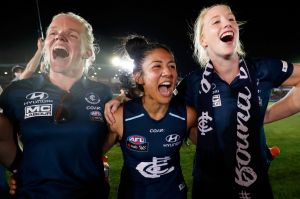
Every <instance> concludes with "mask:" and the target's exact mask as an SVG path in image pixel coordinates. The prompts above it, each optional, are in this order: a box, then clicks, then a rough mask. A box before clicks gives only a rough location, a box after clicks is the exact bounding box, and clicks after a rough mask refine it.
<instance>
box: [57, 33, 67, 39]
mask: <svg viewBox="0 0 300 199" xmlns="http://www.w3.org/2000/svg"><path fill="white" fill-rule="evenodd" d="M55 40H61V41H67V38H66V36H65V34H64V33H63V32H59V33H58V34H57V35H56V36H55Z"/></svg>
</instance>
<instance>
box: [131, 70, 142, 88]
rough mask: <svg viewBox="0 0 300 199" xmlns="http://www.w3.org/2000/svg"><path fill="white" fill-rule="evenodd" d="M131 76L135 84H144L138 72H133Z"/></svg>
mask: <svg viewBox="0 0 300 199" xmlns="http://www.w3.org/2000/svg"><path fill="white" fill-rule="evenodd" d="M133 78H134V81H135V82H136V83H137V84H140V85H143V84H144V79H143V76H142V74H141V73H140V72H137V73H135V74H133Z"/></svg>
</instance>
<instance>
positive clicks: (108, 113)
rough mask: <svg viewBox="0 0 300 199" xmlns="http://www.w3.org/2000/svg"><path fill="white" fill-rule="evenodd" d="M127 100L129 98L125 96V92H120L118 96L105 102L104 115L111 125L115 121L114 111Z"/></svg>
mask: <svg viewBox="0 0 300 199" xmlns="http://www.w3.org/2000/svg"><path fill="white" fill-rule="evenodd" d="M128 100H130V99H129V98H127V97H126V95H125V94H120V95H119V96H117V97H115V98H114V99H111V100H110V101H108V102H106V103H105V108H104V116H105V119H106V121H107V123H108V124H110V125H111V124H113V123H115V122H116V119H115V117H114V113H115V111H116V110H117V109H118V107H119V106H120V105H121V104H122V103H123V102H125V101H128Z"/></svg>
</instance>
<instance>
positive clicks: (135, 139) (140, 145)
mask: <svg viewBox="0 0 300 199" xmlns="http://www.w3.org/2000/svg"><path fill="white" fill-rule="evenodd" d="M126 147H127V148H128V149H130V150H133V151H138V152H146V151H148V143H147V142H146V138H145V137H143V136H140V135H132V136H129V137H127V140H126Z"/></svg>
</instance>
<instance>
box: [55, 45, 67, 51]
mask: <svg viewBox="0 0 300 199" xmlns="http://www.w3.org/2000/svg"><path fill="white" fill-rule="evenodd" d="M57 49H63V50H65V51H67V49H66V48H65V47H63V46H56V47H54V50H57Z"/></svg>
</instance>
